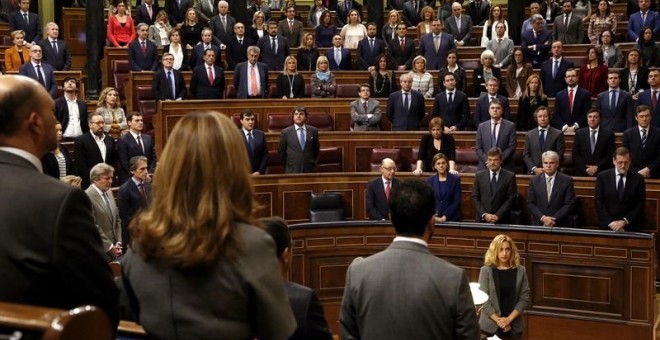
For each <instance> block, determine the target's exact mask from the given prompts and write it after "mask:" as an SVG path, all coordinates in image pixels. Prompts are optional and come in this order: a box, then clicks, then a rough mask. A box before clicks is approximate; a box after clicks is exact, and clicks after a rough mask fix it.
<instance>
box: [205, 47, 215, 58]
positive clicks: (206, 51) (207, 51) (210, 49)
mask: <svg viewBox="0 0 660 340" xmlns="http://www.w3.org/2000/svg"><path fill="white" fill-rule="evenodd" d="M209 51H211V52H213V55H214V56H215V51H214V50H213V49H212V48H209V49H207V50H205V51H204V56H205V57H206V54H207V53H209Z"/></svg>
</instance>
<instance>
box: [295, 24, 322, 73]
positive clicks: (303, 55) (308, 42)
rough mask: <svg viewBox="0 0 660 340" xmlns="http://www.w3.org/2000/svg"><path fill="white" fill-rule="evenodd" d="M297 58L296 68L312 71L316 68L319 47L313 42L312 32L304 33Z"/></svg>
mask: <svg viewBox="0 0 660 340" xmlns="http://www.w3.org/2000/svg"><path fill="white" fill-rule="evenodd" d="M297 58H298V69H299V70H300V71H314V70H315V69H316V60H317V59H318V58H319V49H318V48H316V46H315V44H314V35H313V34H312V33H305V35H303V38H302V42H301V46H300V48H299V49H298V56H297Z"/></svg>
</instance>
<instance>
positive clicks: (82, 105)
mask: <svg viewBox="0 0 660 340" xmlns="http://www.w3.org/2000/svg"><path fill="white" fill-rule="evenodd" d="M62 87H63V88H64V95H63V96H62V97H60V98H57V99H56V100H55V118H57V121H59V122H60V123H61V124H62V132H63V137H64V140H73V139H74V138H76V137H78V136H80V135H83V134H85V133H87V132H89V123H88V122H87V103H86V102H85V101H84V100H79V99H78V80H77V79H76V78H73V77H66V78H64V82H63V83H62Z"/></svg>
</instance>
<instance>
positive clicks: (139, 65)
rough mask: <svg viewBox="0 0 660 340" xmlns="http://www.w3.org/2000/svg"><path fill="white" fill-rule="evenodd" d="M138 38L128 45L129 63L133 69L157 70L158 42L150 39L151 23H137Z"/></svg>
mask: <svg viewBox="0 0 660 340" xmlns="http://www.w3.org/2000/svg"><path fill="white" fill-rule="evenodd" d="M137 32H138V38H137V39H135V40H134V41H133V42H132V43H130V44H129V45H128V63H129V64H130V65H131V71H156V70H157V69H158V51H157V50H156V49H157V47H156V44H154V42H153V41H151V40H149V39H148V37H149V25H147V24H145V23H139V24H138V25H137Z"/></svg>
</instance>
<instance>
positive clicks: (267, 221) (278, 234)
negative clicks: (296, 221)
mask: <svg viewBox="0 0 660 340" xmlns="http://www.w3.org/2000/svg"><path fill="white" fill-rule="evenodd" d="M259 222H261V224H262V225H263V226H264V228H265V230H266V232H267V233H268V235H270V237H272V238H273V241H275V253H276V254H275V255H277V258H280V257H281V256H282V253H284V250H285V249H286V248H289V247H291V235H290V234H289V225H287V224H286V221H285V220H284V219H283V218H281V217H279V216H273V217H263V218H260V219H259Z"/></svg>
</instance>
